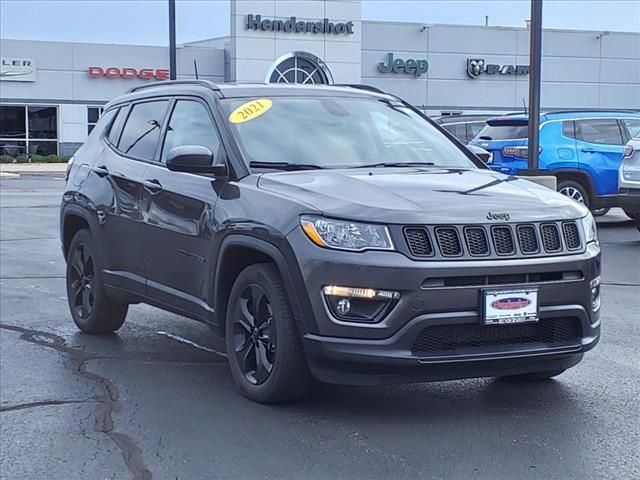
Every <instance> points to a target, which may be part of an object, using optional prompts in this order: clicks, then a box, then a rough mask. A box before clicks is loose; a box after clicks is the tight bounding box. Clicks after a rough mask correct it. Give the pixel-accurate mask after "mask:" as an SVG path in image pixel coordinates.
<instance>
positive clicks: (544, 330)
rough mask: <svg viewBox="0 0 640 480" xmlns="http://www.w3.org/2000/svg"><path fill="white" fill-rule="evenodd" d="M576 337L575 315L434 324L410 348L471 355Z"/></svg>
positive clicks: (566, 343) (573, 341) (553, 343)
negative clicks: (508, 322) (496, 322)
mask: <svg viewBox="0 0 640 480" xmlns="http://www.w3.org/2000/svg"><path fill="white" fill-rule="evenodd" d="M579 337H580V323H579V320H578V319H577V318H574V317H562V318H547V319H542V320H540V321H539V322H535V323H533V322H532V323H520V324H514V325H489V326H486V325H481V324H479V323H474V324H456V325H436V326H433V327H427V328H425V329H423V330H422V332H421V333H420V335H418V338H417V339H416V341H415V342H414V344H413V347H412V348H411V351H412V353H413V354H414V355H416V356H422V357H424V356H432V355H448V354H449V355H451V354H469V355H473V354H474V353H490V352H496V351H502V350H509V347H517V348H520V349H529V348H531V349H535V348H536V347H544V348H547V347H554V346H569V345H574V344H575V345H578V344H579V340H578V339H579ZM505 347H506V348H505Z"/></svg>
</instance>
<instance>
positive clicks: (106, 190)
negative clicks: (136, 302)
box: [92, 100, 169, 294]
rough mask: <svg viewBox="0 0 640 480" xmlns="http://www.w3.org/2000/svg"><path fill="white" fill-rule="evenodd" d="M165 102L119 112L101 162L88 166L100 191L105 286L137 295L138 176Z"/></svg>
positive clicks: (141, 282)
mask: <svg viewBox="0 0 640 480" xmlns="http://www.w3.org/2000/svg"><path fill="white" fill-rule="evenodd" d="M168 105H169V102H168V101H167V100H160V101H145V102H139V103H135V104H133V105H131V106H130V107H129V108H128V109H127V108H124V107H123V108H122V109H121V111H120V113H119V114H118V118H117V119H116V121H115V123H114V124H113V127H112V130H111V132H110V133H109V136H108V138H107V142H108V143H109V148H105V150H104V152H103V154H102V155H101V157H100V158H99V159H98V160H97V161H96V163H95V164H94V165H93V172H92V173H93V174H94V178H99V179H100V180H99V181H100V184H101V185H103V188H100V189H98V190H96V191H100V192H101V193H100V196H99V198H97V199H96V203H97V205H96V211H97V212H96V213H97V216H98V219H99V221H100V222H101V223H103V224H104V225H105V228H104V230H103V232H104V235H103V237H104V242H105V243H104V251H105V257H106V262H105V263H106V271H105V272H104V276H105V281H106V283H108V284H110V285H113V286H116V287H120V288H126V289H129V290H132V291H136V292H138V293H142V294H144V292H145V271H144V261H143V256H142V244H141V243H140V242H139V238H140V235H141V233H142V215H141V211H140V202H141V197H142V177H143V173H144V170H145V169H146V167H147V164H146V163H145V161H146V160H148V159H149V156H150V155H153V152H154V151H155V148H156V145H157V143H158V139H159V137H160V129H161V125H162V121H163V119H164V116H165V114H166V111H167V107H168Z"/></svg>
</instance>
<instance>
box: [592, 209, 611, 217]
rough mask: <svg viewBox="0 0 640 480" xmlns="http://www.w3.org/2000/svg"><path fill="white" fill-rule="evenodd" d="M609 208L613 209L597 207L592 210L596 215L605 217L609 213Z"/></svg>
mask: <svg viewBox="0 0 640 480" xmlns="http://www.w3.org/2000/svg"><path fill="white" fill-rule="evenodd" d="M609 210H611V209H610V208H596V209H595V210H591V213H593V216H594V217H603V216H605V215H606V214H607V213H609Z"/></svg>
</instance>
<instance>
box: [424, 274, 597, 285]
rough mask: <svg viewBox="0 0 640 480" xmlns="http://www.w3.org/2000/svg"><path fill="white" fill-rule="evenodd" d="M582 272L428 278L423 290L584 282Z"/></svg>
mask: <svg viewBox="0 0 640 480" xmlns="http://www.w3.org/2000/svg"><path fill="white" fill-rule="evenodd" d="M583 278H584V276H583V275H582V272H580V271H567V272H541V273H528V274H524V273H522V274H512V275H486V276H485V275H469V276H463V277H440V278H427V279H426V280H425V281H424V282H422V286H421V288H423V289H428V288H442V287H482V286H485V285H521V284H529V283H541V282H560V281H575V280H582V279H583Z"/></svg>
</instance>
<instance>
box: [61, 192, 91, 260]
mask: <svg viewBox="0 0 640 480" xmlns="http://www.w3.org/2000/svg"><path fill="white" fill-rule="evenodd" d="M72 216H74V217H80V218H81V219H82V220H84V221H85V222H86V223H87V225H88V226H89V231H90V232H94V231H96V229H97V228H98V219H97V218H96V216H95V215H92V214H91V212H89V211H88V210H87V209H86V208H83V207H81V206H80V205H77V204H73V203H71V204H66V205H63V207H62V210H61V212H60V246H61V248H62V254H63V255H64V257H65V259H66V255H67V251H66V246H67V245H65V225H66V224H67V222H68V220H69V217H72ZM69 240H71V239H69Z"/></svg>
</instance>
